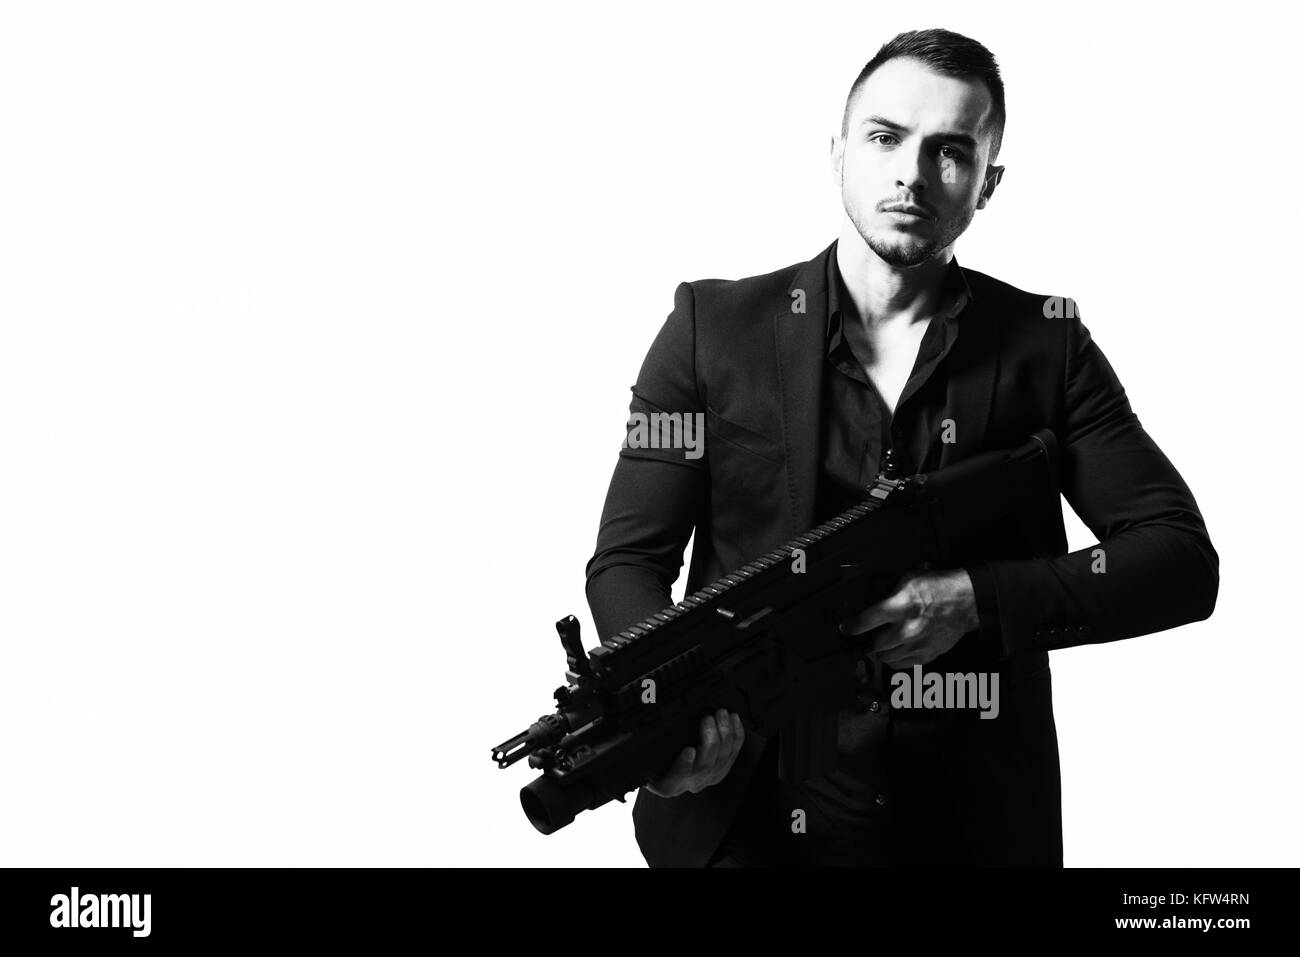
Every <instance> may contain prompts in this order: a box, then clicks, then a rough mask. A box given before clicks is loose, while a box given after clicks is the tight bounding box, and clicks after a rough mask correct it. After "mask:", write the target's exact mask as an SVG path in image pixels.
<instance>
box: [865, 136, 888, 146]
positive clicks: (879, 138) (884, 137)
mask: <svg viewBox="0 0 1300 957" xmlns="http://www.w3.org/2000/svg"><path fill="white" fill-rule="evenodd" d="M867 139H869V140H871V141H872V142H873V143H874V142H879V141H880V140H881V139H887V140H892V139H894V134H893V133H876V134H874V135H872V136H869V137H867ZM882 145H885V146H888V145H889V144H888V143H885V144H882Z"/></svg>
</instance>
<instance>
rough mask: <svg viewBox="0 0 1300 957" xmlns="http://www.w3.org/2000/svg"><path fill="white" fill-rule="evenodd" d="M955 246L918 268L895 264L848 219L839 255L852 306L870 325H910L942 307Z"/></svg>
mask: <svg viewBox="0 0 1300 957" xmlns="http://www.w3.org/2000/svg"><path fill="white" fill-rule="evenodd" d="M952 256H953V251H952V247H951V246H949V247H948V248H946V249H944V250H943V252H942V253H940V255H939V256H936V257H935V258H934V259H931V260H929V261H928V262H924V263H922V264H921V265H919V266H912V267H908V268H903V267H899V266H891V265H890V264H889V263H887V262H885V261H884V260H883V259H881V258H880V257H879V256H877V255H876V254H875V253H874V252H872V251H871V247H870V246H868V245H867V244H866V242H865V241H864V240H863V238H862V236H861V235H859V233H858V231H857V228H856V227H855V226H854V225H853V223H852V222H850V221H849V220H848V218H847V217H846V218H845V220H844V228H843V229H842V230H841V231H840V241H839V242H838V243H837V244H836V247H835V259H836V263H837V264H838V266H839V268H840V275H841V276H842V277H843V278H844V285H845V287H846V288H847V289H848V292H849V297H850V298H851V299H852V300H853V305H854V306H856V307H857V310H858V315H859V316H860V317H861V319H862V321H863V323H864V324H865V325H866V326H867V328H868V329H872V330H875V329H881V328H890V329H894V328H897V329H906V328H908V327H909V326H911V325H912V323H914V322H917V321H920V320H923V319H928V318H929V317H930V316H932V315H934V313H935V312H936V311H937V310H938V309H939V306H940V302H941V299H942V296H943V285H944V277H945V276H946V275H947V273H948V265H949V263H951V262H952Z"/></svg>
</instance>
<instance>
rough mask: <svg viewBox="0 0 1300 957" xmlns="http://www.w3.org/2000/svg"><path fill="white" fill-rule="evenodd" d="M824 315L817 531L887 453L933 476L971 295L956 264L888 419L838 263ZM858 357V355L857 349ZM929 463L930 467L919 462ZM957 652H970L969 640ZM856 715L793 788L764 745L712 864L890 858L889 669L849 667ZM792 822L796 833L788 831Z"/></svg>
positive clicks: (832, 260)
mask: <svg viewBox="0 0 1300 957" xmlns="http://www.w3.org/2000/svg"><path fill="white" fill-rule="evenodd" d="M826 278H827V289H828V290H829V305H828V316H827V323H828V324H827V329H826V363H827V368H826V374H825V376H824V385H823V389H824V391H823V395H822V419H821V421H822V441H821V448H822V460H821V467H820V472H819V477H818V487H817V518H816V520H817V522H819V523H820V522H824V521H826V520H827V519H830V518H832V517H834V516H835V515H837V514H838V513H840V512H842V511H844V510H845V509H848V508H851V507H852V506H854V505H856V504H858V503H859V502H861V501H862V499H863V498H864V497H865V490H866V488H867V487H868V486H869V485H870V483H871V481H872V480H873V479H874V478H875V477H876V473H877V471H878V469H879V465H880V460H881V457H882V456H883V454H884V451H885V450H886V449H893V450H894V454H895V456H896V458H898V459H899V465H900V467H901V468H902V470H903V471H904V473H905V474H911V473H913V472H917V471H924V470H925V469H926V468H928V467H932V465H933V463H932V462H930V461H928V459H929V458H931V457H932V456H933V454H934V453H932V452H931V450H932V449H934V447H935V444H936V442H937V441H938V438H937V437H938V436H940V435H941V434H942V430H943V419H944V417H945V414H946V413H945V411H944V410H945V407H946V404H947V394H946V389H945V384H946V381H945V376H944V373H943V362H944V359H945V358H946V357H947V355H948V353H949V352H950V351H951V349H952V346H953V343H955V342H956V340H957V335H958V332H959V327H960V323H959V321H958V320H959V317H960V315H961V313H962V311H963V310H964V309H965V308H966V305H967V303H968V302H969V301H970V299H971V298H972V292H971V290H970V287H969V285H968V284H967V282H966V279H965V276H964V275H963V274H962V271H961V268H960V267H959V266H958V265H957V261H956V259H954V260H953V261H952V262H951V263H950V265H949V269H948V273H947V276H946V277H945V281H944V287H943V291H942V294H941V298H940V307H939V309H938V311H937V313H936V314H935V315H934V316H933V317H931V319H930V322H929V325H928V326H927V328H926V330H925V333H924V334H923V337H922V339H921V344H920V346H919V348H918V350H917V355H916V360H915V362H914V364H913V366H912V372H911V375H910V376H909V377H908V380H907V383H906V385H905V386H904V388H903V391H902V393H901V394H900V396H899V400H898V404H897V407H896V408H895V410H894V412H893V413H892V414H891V412H890V410H889V406H888V404H887V403H886V402H885V400H884V399H883V398H882V397H881V395H880V392H879V391H878V390H877V388H876V386H875V384H874V383H873V382H872V380H871V377H870V376H869V375H867V373H866V371H865V370H864V368H863V365H862V359H864V358H866V356H865V349H866V344H865V342H864V340H863V336H862V333H861V319H860V318H859V316H858V313H857V309H856V307H855V306H854V303H853V300H852V299H851V298H850V296H849V293H848V290H847V288H846V287H845V285H844V280H843V277H842V276H841V275H840V271H839V267H838V265H837V263H836V257H835V256H833V255H832V256H830V257H829V258H828V262H827V277H826ZM855 347H856V348H855ZM928 452H931V454H930V455H927V453H928ZM963 640H978V636H968V637H967V638H965V639H963ZM858 667H859V672H858V673H859V677H860V680H861V690H860V692H859V694H858V699H857V703H856V706H855V707H854V708H853V709H852V710H849V711H844V712H841V714H840V724H839V768H838V769H837V770H836V771H835V772H833V773H832V774H828V775H825V776H823V777H819V778H813V779H810V780H808V781H803V782H800V783H799V784H793V785H791V784H786V783H785V782H782V781H780V780H778V778H777V776H776V766H777V753H778V748H779V738H776V737H774V738H773V739H771V740H770V741H769V742H768V746H767V748H766V750H765V751H764V754H763V757H762V761H761V764H760V766H759V771H758V773H757V774H756V776H755V779H754V783H753V785H752V788H751V790H750V791H749V793H748V794H747V795H746V798H745V802H744V804H743V805H742V807H741V811H740V813H739V814H738V816H737V820H736V822H735V824H734V826H733V828H732V830H731V831H730V832H729V834H728V837H727V839H726V840H724V841H723V845H722V848H721V849H720V851H719V852H718V855H716V857H717V858H719V859H724V860H725V859H727V858H728V857H729V858H731V859H732V860H733V861H735V862H736V863H745V864H750V865H754V864H759V865H761V864H764V863H768V864H784V865H836V864H838V865H845V866H853V865H859V866H871V865H881V866H884V865H887V864H889V863H892V861H891V860H890V858H889V847H888V841H887V840H886V839H887V837H888V836H889V828H888V822H889V818H890V805H889V795H890V791H891V788H890V781H889V778H890V765H891V762H890V757H891V750H892V746H901V747H906V744H905V742H904V741H903V740H902V739H901V738H902V736H897V740H896V735H895V734H894V730H895V728H894V726H895V720H894V717H893V714H892V712H891V709H890V705H889V696H890V688H891V685H890V684H889V678H890V675H892V674H893V671H892V669H889V668H886V667H876V666H872V665H868V663H867V662H865V661H862V662H859V666H858ZM796 811H802V812H803V815H804V818H803V821H802V826H803V828H804V830H803V831H802V832H796V831H795V830H794V829H793V826H794V822H795V812H796Z"/></svg>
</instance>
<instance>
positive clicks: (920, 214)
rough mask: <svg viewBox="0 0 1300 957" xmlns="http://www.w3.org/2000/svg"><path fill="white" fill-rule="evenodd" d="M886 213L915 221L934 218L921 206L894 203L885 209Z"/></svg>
mask: <svg viewBox="0 0 1300 957" xmlns="http://www.w3.org/2000/svg"><path fill="white" fill-rule="evenodd" d="M884 212H886V213H898V214H899V215H902V216H908V217H911V218H913V219H932V218H933V217H932V216H931V215H930V214H929V213H927V212H926V211H925V210H923V209H922V208H921V207H920V206H909V205H907V204H906V203H894V204H893V205H892V206H886V207H885V208H884Z"/></svg>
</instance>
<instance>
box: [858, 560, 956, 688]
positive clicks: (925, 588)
mask: <svg viewBox="0 0 1300 957" xmlns="http://www.w3.org/2000/svg"><path fill="white" fill-rule="evenodd" d="M873 628H879V629H880V633H879V634H877V635H876V636H875V641H874V642H873V643H872V645H871V650H870V651H869V652H868V656H869V657H870V658H871V659H872V660H874V661H877V662H881V663H883V664H886V665H889V666H890V667H891V668H910V667H912V666H913V665H924V664H928V663H929V662H931V661H933V660H934V659H935V658H938V657H939V656H940V655H941V654H943V653H944V652H945V651H947V650H948V649H950V648H952V646H953V645H955V644H957V642H958V641H959V640H960V639H961V637H962V635H964V634H966V633H967V632H970V631H974V630H976V629H977V628H979V613H978V612H977V611H976V609H975V589H974V588H973V587H972V585H971V580H970V575H969V574H967V573H966V569H964V568H956V569H952V570H950V571H939V572H934V571H922V572H908V573H907V574H906V575H904V576H903V578H902V580H901V581H899V583H898V588H897V589H896V590H895V591H894V593H893V594H892V595H890V596H888V597H887V598H885V599H883V600H882V601H879V602H877V603H876V604H874V605H872V606H871V607H870V608H868V609H867V610H866V611H864V612H862V613H861V614H860V615H855V616H854V617H852V618H850V619H848V620H847V621H845V622H844V623H843V624H842V625H840V633H841V634H844V635H852V636H856V635H861V634H864V633H865V632H868V631H871V630H872V629H873Z"/></svg>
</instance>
